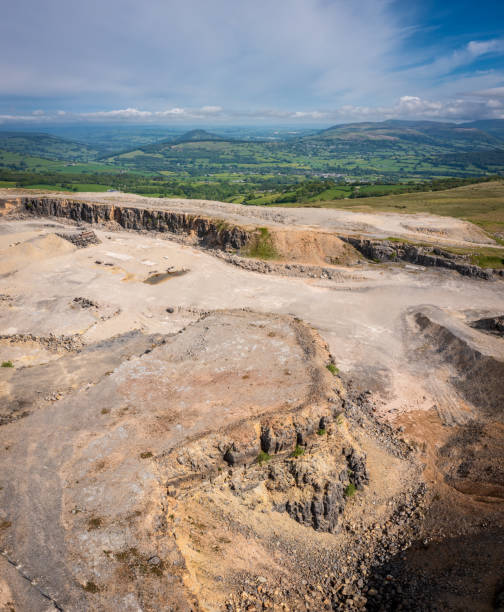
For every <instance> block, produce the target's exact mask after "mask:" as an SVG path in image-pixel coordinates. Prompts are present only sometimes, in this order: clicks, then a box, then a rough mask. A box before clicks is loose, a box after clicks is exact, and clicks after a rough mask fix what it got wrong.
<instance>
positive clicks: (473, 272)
mask: <svg viewBox="0 0 504 612" xmlns="http://www.w3.org/2000/svg"><path fill="white" fill-rule="evenodd" d="M342 240H345V241H346V242H348V243H349V244H351V245H352V246H353V247H354V248H356V249H357V250H358V251H360V252H361V253H362V254H363V255H364V256H365V257H367V258H368V259H374V260H377V261H380V262H381V261H407V262H409V263H413V264H417V265H420V266H426V267H438V268H448V269H449V270H455V271H456V272H459V273H460V274H462V275H464V276H470V277H472V278H481V279H484V280H495V279H494V273H497V274H498V275H500V270H499V271H495V270H485V269H483V268H480V267H479V266H474V265H472V264H470V263H467V261H465V260H464V257H463V256H461V255H455V254H453V253H449V252H448V251H444V250H442V249H439V248H437V247H425V246H415V245H413V244H407V243H404V242H400V243H395V242H391V241H390V240H368V239H364V238H353V237H350V236H349V237H342Z"/></svg>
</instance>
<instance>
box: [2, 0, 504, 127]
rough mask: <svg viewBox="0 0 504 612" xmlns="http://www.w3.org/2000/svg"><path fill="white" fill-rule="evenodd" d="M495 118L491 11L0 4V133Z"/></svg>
mask: <svg viewBox="0 0 504 612" xmlns="http://www.w3.org/2000/svg"><path fill="white" fill-rule="evenodd" d="M390 118H395V119H428V120H439V121H441V120H443V121H445V120H449V121H468V120H475V119H492V118H493V119H504V0H478V2H476V1H474V0H472V1H470V0H444V2H439V0H438V1H437V2H434V1H433V0H419V1H417V0H408V1H407V2H405V1H404V0H401V1H400V2H397V1H395V0H183V1H182V2H180V0H143V2H139V1H138V0H43V1H41V0H15V1H14V0H5V1H4V2H3V3H2V12H1V18H0V123H1V124H2V125H6V124H15V123H18V122H20V121H21V122H24V123H33V124H40V123H44V122H46V123H55V122H58V123H76V122H93V123H96V122H105V123H109V124H110V123H114V122H120V123H127V122H130V123H156V124H158V123H159V124H173V125H175V124H179V123H184V122H188V123H191V124H195V123H198V122H202V123H205V124H218V123H222V124H241V125H253V124H255V123H257V124H268V123H278V124H281V123H289V124H299V125H303V124H315V123H320V124H331V123H345V122H350V121H380V120H385V119H390Z"/></svg>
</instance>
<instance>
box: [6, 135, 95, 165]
mask: <svg viewBox="0 0 504 612" xmlns="http://www.w3.org/2000/svg"><path fill="white" fill-rule="evenodd" d="M0 150H2V151H8V152H9V153H18V154H20V155H25V156H28V157H42V158H44V159H49V160H56V161H60V160H64V161H70V162H75V161H89V160H92V159H95V158H96V156H97V153H98V152H97V151H96V150H95V149H93V148H91V147H89V146H87V145H85V144H82V143H80V142H74V141H72V140H66V139H64V138H59V137H58V136H52V135H51V134H44V133H34V132H8V131H4V132H0Z"/></svg>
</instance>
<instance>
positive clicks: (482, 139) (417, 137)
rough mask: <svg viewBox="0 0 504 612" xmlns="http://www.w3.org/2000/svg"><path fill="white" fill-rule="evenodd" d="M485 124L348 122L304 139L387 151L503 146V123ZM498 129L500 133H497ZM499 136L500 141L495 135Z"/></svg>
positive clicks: (394, 121)
mask: <svg viewBox="0 0 504 612" xmlns="http://www.w3.org/2000/svg"><path fill="white" fill-rule="evenodd" d="M485 123H486V122H474V123H472V124H464V123H463V124H456V123H440V122H437V121H397V120H389V121H382V122H377V123H349V124H343V125H335V126H333V127H330V128H328V129H326V130H322V131H321V132H319V133H318V134H315V135H313V136H310V137H308V140H311V141H336V142H337V141H341V142H346V143H348V144H351V143H354V144H355V145H356V146H358V145H360V144H363V143H366V142H367V143H372V144H374V145H375V146H376V145H377V144H380V145H381V146H384V147H387V148H389V147H390V146H401V145H404V144H406V145H410V144H421V145H427V146H434V147H441V148H446V149H450V150H455V149H460V148H468V147H470V148H471V149H492V148H501V147H502V146H504V121H502V122H501V123H502V125H501V127H499V125H500V124H498V123H497V122H496V121H492V122H490V124H491V125H490V126H489V127H490V130H491V131H485V130H484V129H483V127H484V125H481V126H480V125H478V124H485ZM500 130H502V134H501V132H500ZM500 134H501V135H502V138H501V137H499V135H500Z"/></svg>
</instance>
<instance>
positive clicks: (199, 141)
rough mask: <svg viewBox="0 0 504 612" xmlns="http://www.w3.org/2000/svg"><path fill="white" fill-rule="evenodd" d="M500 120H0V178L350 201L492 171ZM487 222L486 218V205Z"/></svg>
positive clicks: (199, 194)
mask: <svg viewBox="0 0 504 612" xmlns="http://www.w3.org/2000/svg"><path fill="white" fill-rule="evenodd" d="M503 126H504V120H495V121H491V122H489V123H488V122H486V123H485V124H484V125H483V126H473V127H471V129H469V130H465V129H460V126H459V125H456V124H448V123H435V122H422V121H419V122H403V121H392V122H391V121H389V122H382V123H359V124H349V125H341V126H334V127H332V128H329V129H326V130H318V131H317V130H306V129H305V130H303V129H300V130H296V131H295V132H293V133H290V132H289V131H287V130H284V131H282V130H278V129H277V130H275V129H273V128H261V129H259V128H257V129H255V128H229V127H228V128H225V127H222V128H219V132H220V133H219V134H214V133H211V132H207V131H206V130H202V129H195V130H191V131H189V132H186V133H182V131H181V130H178V131H177V130H176V129H171V130H170V129H167V128H162V127H160V126H158V127H156V126H131V127H128V126H116V127H114V126H104V127H102V128H100V127H98V126H94V127H92V128H91V127H86V126H74V127H73V128H72V127H71V126H68V127H60V128H59V129H57V130H56V132H57V133H56V134H48V133H36V132H8V131H3V132H2V131H0V181H2V182H4V183H6V184H11V183H13V186H17V187H24V188H34V189H40V188H47V189H58V190H66V191H74V192H76V191H97V192H98V191H106V190H107V189H115V190H119V191H127V192H132V193H138V194H142V195H148V196H152V197H186V198H202V199H209V200H220V201H227V202H234V203H237V204H245V205H250V204H252V205H261V206H270V205H286V204H287V205H289V204H294V205H298V204H303V205H307V206H319V205H328V206H331V205H333V204H334V203H335V202H336V203H337V202H340V203H341V205H342V206H343V205H347V204H344V203H345V202H346V203H348V205H349V206H355V205H356V200H360V199H361V198H366V199H369V198H374V197H379V198H388V197H390V196H391V195H392V194H401V193H408V192H419V191H429V190H438V189H444V188H446V187H447V186H451V183H450V182H449V181H448V179H454V180H459V179H460V180H462V182H463V181H468V182H470V181H471V180H473V181H474V180H483V179H485V178H486V179H488V178H490V177H492V176H503V175H504V137H502V134H504V127H503ZM483 127H484V129H482V128H483ZM55 129H56V128H55ZM485 130H487V131H485ZM393 206H395V205H393ZM399 206H400V205H399ZM484 221H485V219H483V218H481V219H480V223H481V224H482V223H483V222H484ZM487 222H488V223H489V224H490V226H489V227H490V228H491V224H492V217H491V215H490V216H489V218H488V219H487ZM490 231H491V229H490Z"/></svg>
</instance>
